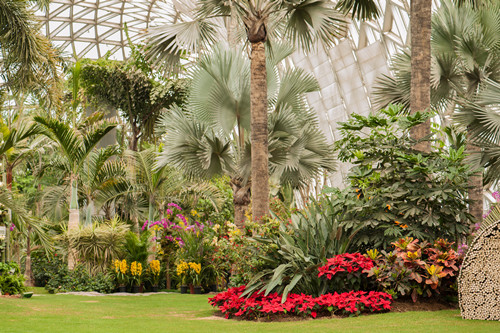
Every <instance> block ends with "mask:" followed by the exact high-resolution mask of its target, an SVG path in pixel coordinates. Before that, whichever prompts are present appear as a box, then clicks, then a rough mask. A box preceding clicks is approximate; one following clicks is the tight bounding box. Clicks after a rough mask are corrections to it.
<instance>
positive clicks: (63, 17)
mask: <svg viewBox="0 0 500 333" xmlns="http://www.w3.org/2000/svg"><path fill="white" fill-rule="evenodd" d="M376 2H378V5H379V8H380V9H381V11H382V15H381V17H380V18H379V19H378V20H376V21H369V22H362V23H360V22H356V21H355V22H352V23H351V24H350V27H349V32H348V34H347V36H346V38H343V39H342V40H341V41H340V42H339V44H338V45H337V46H336V47H334V48H332V49H329V50H323V49H321V50H318V51H317V52H315V53H314V54H308V55H305V54H303V53H300V52H296V53H295V54H294V55H293V56H292V57H291V58H292V59H291V61H292V62H293V64H294V65H295V66H298V67H301V68H303V69H305V70H307V71H309V72H311V73H314V75H315V76H316V78H317V79H318V81H319V83H320V87H321V90H320V91H319V92H317V93H313V94H310V96H309V98H308V99H309V103H310V105H311V106H312V107H313V108H314V109H315V110H316V112H317V113H318V118H319V120H320V126H321V128H322V130H323V131H324V132H325V133H326V135H327V137H328V139H329V140H330V141H331V142H333V141H334V140H335V139H336V138H338V135H339V133H338V131H337V130H336V123H337V122H338V121H344V120H346V119H347V117H348V115H349V114H350V113H351V112H357V113H361V114H367V113H368V112H370V111H371V110H372V108H375V107H376V106H375V105H373V103H372V95H371V93H372V87H373V84H374V82H375V81H376V79H377V77H378V76H379V75H381V74H386V73H389V68H388V59H389V58H390V56H391V55H392V54H394V53H395V52H396V51H397V50H398V49H401V48H403V47H404V46H405V45H406V44H407V43H408V34H407V28H408V24H409V16H408V12H409V0H376ZM193 7H194V1H189V0H182V1H178V0H166V1H164V0H152V1H145V0H129V1H122V0H104V1H101V0H81V1H78V0H73V1H71V0H53V1H51V3H50V7H49V10H48V12H46V13H43V12H41V11H38V12H37V14H38V16H39V18H40V19H41V20H42V22H43V26H42V31H43V33H45V34H46V35H47V36H49V37H50V39H51V40H52V42H53V44H54V45H55V46H57V47H59V48H60V49H61V50H63V52H64V54H65V55H66V56H67V57H69V58H78V59H80V58H99V57H103V56H105V55H106V54H108V55H109V57H110V58H111V59H116V60H123V59H125V58H126V57H127V56H128V54H129V51H130V49H129V48H128V46H127V44H128V39H127V36H126V33H125V30H124V26H125V25H126V26H127V28H128V29H127V30H128V34H129V37H130V39H131V40H132V41H133V42H137V41H138V40H140V38H141V35H142V34H143V33H144V32H145V31H146V30H147V29H148V28H150V27H154V26H159V25H162V24H166V23H172V22H179V21H183V20H189V19H190V17H191V16H192V13H193V12H194V11H193ZM222 33H223V32H222ZM347 168H348V166H341V167H340V168H339V171H338V172H339V173H340V174H336V175H332V177H331V178H330V179H331V181H332V183H333V184H332V185H336V186H340V185H341V182H342V179H343V178H344V176H345V173H346V171H347Z"/></svg>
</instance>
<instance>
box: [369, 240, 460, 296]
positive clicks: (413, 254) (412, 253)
mask: <svg viewBox="0 0 500 333" xmlns="http://www.w3.org/2000/svg"><path fill="white" fill-rule="evenodd" d="M392 245H393V246H394V250H393V251H390V252H385V251H382V252H381V253H378V251H369V256H370V257H371V259H373V260H375V264H376V265H375V267H373V268H372V269H371V270H370V272H369V274H368V276H369V277H372V278H373V279H375V280H376V281H377V283H378V285H379V289H381V290H383V291H385V292H388V293H390V294H392V295H393V296H396V297H411V298H412V299H413V301H414V302H416V301H417V298H418V297H419V296H423V297H435V298H437V297H440V298H444V299H446V297H448V298H449V299H448V300H450V297H452V298H453V297H455V299H454V300H455V301H456V291H457V278H458V270H459V267H460V264H461V263H462V260H463V257H461V256H459V255H458V253H457V252H455V251H454V250H453V248H452V245H453V243H450V242H448V241H446V240H444V239H438V240H436V241H435V242H434V243H428V242H425V241H424V242H421V243H419V240H418V239H415V240H414V239H413V238H411V237H407V238H404V239H400V240H398V241H397V242H394V243H392Z"/></svg>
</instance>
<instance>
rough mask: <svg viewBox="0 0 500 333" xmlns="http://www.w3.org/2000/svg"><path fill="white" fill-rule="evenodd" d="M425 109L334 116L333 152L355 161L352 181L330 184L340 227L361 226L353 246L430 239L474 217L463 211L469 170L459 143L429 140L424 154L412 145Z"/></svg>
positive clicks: (454, 231) (464, 226)
mask: <svg viewBox="0 0 500 333" xmlns="http://www.w3.org/2000/svg"><path fill="white" fill-rule="evenodd" d="M431 116H432V114H430V113H417V114H413V115H406V116H405V115H402V114H401V107H399V106H389V107H388V108H387V109H384V110H381V111H380V112H379V113H377V114H375V115H370V116H367V117H364V116H360V115H357V114H353V116H352V119H350V120H349V121H347V122H345V123H340V131H341V133H342V139H341V140H339V141H337V143H336V149H337V151H338V158H339V160H341V161H343V162H349V163H352V164H353V167H352V168H351V172H350V173H349V175H348V179H349V182H350V187H349V188H347V189H346V190H344V191H340V190H336V189H330V191H329V192H330V193H331V195H330V200H331V202H332V206H333V207H336V208H337V212H338V214H339V215H340V216H341V217H340V218H341V219H342V222H343V226H344V227H346V228H348V229H353V228H358V227H359V226H363V229H362V230H361V231H360V233H359V234H358V235H357V239H356V241H355V242H356V244H357V245H358V246H361V245H365V246H366V247H367V248H380V247H382V248H388V247H389V246H390V243H391V242H394V241H396V240H397V239H399V238H401V237H406V236H410V237H414V238H418V239H420V240H427V241H432V240H434V239H436V238H438V237H445V238H448V239H454V240H458V239H459V238H461V237H464V236H466V235H467V233H468V231H469V229H470V226H471V221H472V219H473V217H472V216H471V215H470V214H469V213H468V212H467V211H468V209H467V206H468V203H469V201H468V199H467V190H468V185H467V184H468V178H469V176H471V175H472V172H471V170H470V167H469V166H467V165H466V164H465V163H464V157H465V154H464V147H461V148H458V149H454V148H453V147H449V146H446V145H444V144H443V143H442V142H440V141H439V140H435V145H434V148H433V150H432V152H430V153H422V152H420V151H416V150H414V149H413V142H412V139H411V138H410V135H409V133H410V130H411V128H412V127H414V126H416V125H417V124H420V123H422V122H423V121H425V120H426V119H428V118H429V117H431Z"/></svg>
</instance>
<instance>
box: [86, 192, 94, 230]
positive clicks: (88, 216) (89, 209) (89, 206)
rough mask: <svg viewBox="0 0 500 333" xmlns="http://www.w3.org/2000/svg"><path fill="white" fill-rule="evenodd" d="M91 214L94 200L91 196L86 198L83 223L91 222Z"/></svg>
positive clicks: (92, 213) (88, 223) (89, 223)
mask: <svg viewBox="0 0 500 333" xmlns="http://www.w3.org/2000/svg"><path fill="white" fill-rule="evenodd" d="M92 215H94V200H92V198H91V197H88V198H87V209H86V214H85V225H91V224H92Z"/></svg>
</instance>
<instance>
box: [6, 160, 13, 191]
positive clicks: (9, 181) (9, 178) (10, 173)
mask: <svg viewBox="0 0 500 333" xmlns="http://www.w3.org/2000/svg"><path fill="white" fill-rule="evenodd" d="M13 173H14V166H13V165H12V164H10V163H9V162H6V163H5V185H6V186H7V190H9V191H12V182H13Z"/></svg>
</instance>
